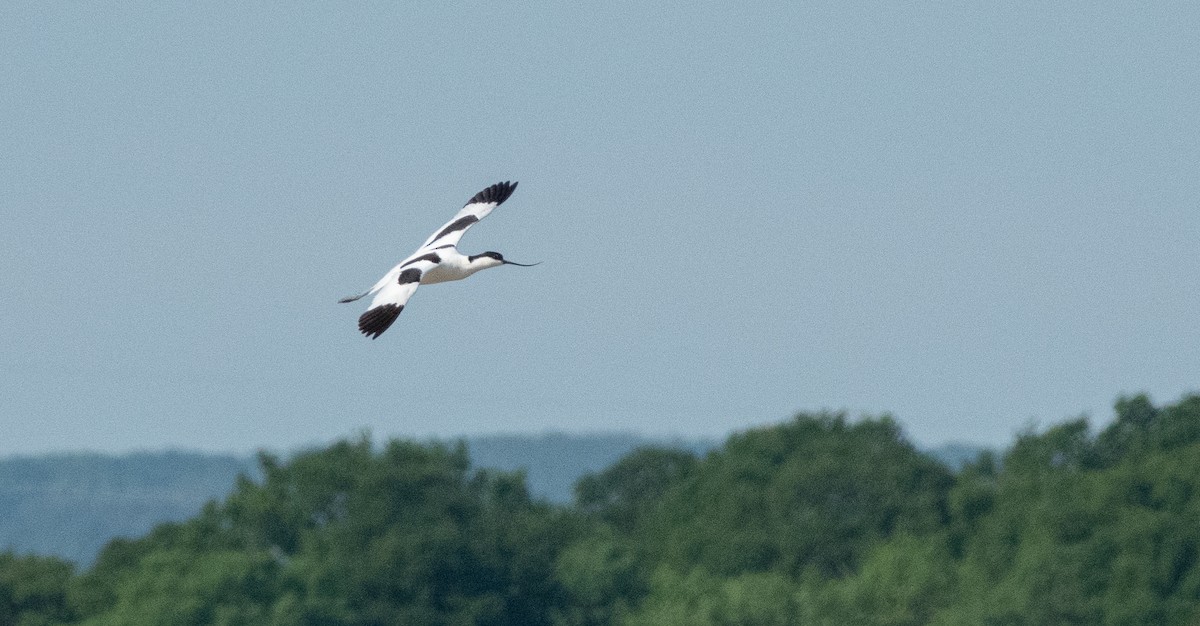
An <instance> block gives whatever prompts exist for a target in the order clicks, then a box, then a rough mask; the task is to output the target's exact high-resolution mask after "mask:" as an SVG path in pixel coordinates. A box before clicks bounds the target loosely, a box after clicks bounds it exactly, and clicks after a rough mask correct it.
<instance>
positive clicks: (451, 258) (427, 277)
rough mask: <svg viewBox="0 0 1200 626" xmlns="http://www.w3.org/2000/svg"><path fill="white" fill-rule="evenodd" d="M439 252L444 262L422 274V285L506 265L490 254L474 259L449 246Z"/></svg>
mask: <svg viewBox="0 0 1200 626" xmlns="http://www.w3.org/2000/svg"><path fill="white" fill-rule="evenodd" d="M438 254H439V255H441V257H442V262H441V263H438V264H437V265H435V266H434V267H432V268H430V270H429V271H428V272H425V273H424V274H422V275H421V284H422V285H434V284H437V283H448V282H450V281H452V280H462V279H464V278H466V277H468V276H470V275H471V274H474V273H475V272H478V271H480V270H486V269H488V268H489V267H499V266H501V265H504V263H503V262H501V261H497V260H496V259H493V258H492V257H490V256H485V257H476V258H475V260H474V261H472V260H471V257H469V256H467V255H465V254H463V253H461V252H459V251H458V250H456V249H454V248H448V249H446V250H445V251H441V250H439V251H438Z"/></svg>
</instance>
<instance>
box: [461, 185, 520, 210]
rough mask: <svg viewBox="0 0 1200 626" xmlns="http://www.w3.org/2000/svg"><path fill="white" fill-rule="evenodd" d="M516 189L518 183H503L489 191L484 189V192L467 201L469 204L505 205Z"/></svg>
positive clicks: (489, 188) (493, 186)
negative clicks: (492, 203)
mask: <svg viewBox="0 0 1200 626" xmlns="http://www.w3.org/2000/svg"><path fill="white" fill-rule="evenodd" d="M516 188H517V183H516V182H508V181H504V182H502V183H496V184H495V185H492V186H491V187H488V188H487V189H484V190H483V191H481V192H479V193H477V194H475V195H474V196H472V197H471V199H470V200H468V201H467V204H475V203H483V204H487V203H491V202H495V203H496V204H497V205H500V204H503V203H504V201H505V200H508V197H509V196H511V195H512V194H513V191H514V190H516Z"/></svg>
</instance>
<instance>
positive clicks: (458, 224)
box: [433, 215, 479, 241]
mask: <svg viewBox="0 0 1200 626" xmlns="http://www.w3.org/2000/svg"><path fill="white" fill-rule="evenodd" d="M478 221H479V218H478V217H475V216H474V215H464V216H463V217H460V218H458V219H456V220H454V223H453V224H450V225H449V226H447V227H445V228H443V229H442V232H440V233H438V234H437V235H434V237H433V241H437V240H438V239H441V238H442V237H445V236H446V235H448V234H450V233H453V232H457V231H460V230H465V229H466V228H467V227H468V226H470V225H471V224H474V223H475V222H478Z"/></svg>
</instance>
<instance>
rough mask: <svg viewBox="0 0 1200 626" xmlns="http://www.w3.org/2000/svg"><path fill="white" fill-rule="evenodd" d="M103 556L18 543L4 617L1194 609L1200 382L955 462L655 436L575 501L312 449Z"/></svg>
mask: <svg viewBox="0 0 1200 626" xmlns="http://www.w3.org/2000/svg"><path fill="white" fill-rule="evenodd" d="M258 463H259V468H260V469H259V472H258V474H259V475H258V476H257V477H256V478H254V479H251V478H248V477H242V478H240V479H239V480H238V482H237V485H236V487H235V488H234V490H233V491H232V493H231V494H230V495H229V496H228V497H226V498H225V499H224V500H222V501H213V502H210V503H209V504H208V505H206V506H205V508H204V510H203V511H202V512H201V513H200V514H198V515H196V516H195V517H193V518H191V519H188V520H186V521H183V522H179V523H170V524H163V525H160V526H158V527H156V528H155V529H154V530H153V531H152V532H150V533H149V534H148V535H146V536H144V537H141V538H138V539H132V540H129V539H118V540H114V541H112V542H110V543H109V544H108V545H107V546H106V547H105V548H104V550H103V551H102V552H101V554H100V556H99V558H98V559H97V560H96V562H95V563H94V564H93V565H92V566H91V567H89V568H87V569H86V570H81V571H77V570H76V568H75V567H74V566H73V565H72V564H70V563H68V562H65V561H62V560H59V559H55V558H50V557H38V556H17V555H14V554H11V553H8V554H0V624H18V625H22V626H31V625H34V624H38V625H43V624H89V625H103V624H229V625H233V624H279V625H285V624H286V625H291V624H312V625H317V624H322V625H324V624H346V625H368V624H370V625H375V624H496V625H500V624H521V625H539V624H544V625H555V626H583V625H593V624H594V625H600V624H629V625H651V624H653V625H659V626H662V625H672V624H679V625H685V624H686V625H689V626H690V625H705V624H712V625H718V624H721V625H724V624H728V625H763V626H769V625H776V624H778V625H788V624H896V625H901V624H946V625H949V624H995V625H1000V624H1014V625H1015V624H1150V623H1153V624H1191V623H1197V622H1200V472H1198V471H1197V469H1196V468H1197V467H1200V396H1188V397H1185V398H1183V399H1181V400H1180V401H1179V402H1177V403H1175V404H1170V405H1164V406H1155V405H1154V404H1152V403H1151V402H1150V400H1149V399H1148V398H1146V397H1145V396H1134V397H1126V398H1121V399H1120V400H1118V401H1117V403H1116V419H1115V420H1114V421H1113V422H1112V423H1111V424H1109V425H1108V426H1107V427H1105V428H1104V429H1102V430H1100V431H1099V432H1093V431H1092V429H1090V428H1089V426H1088V424H1087V422H1086V420H1084V419H1078V420H1073V421H1068V422H1066V423H1063V424H1059V425H1056V426H1054V427H1051V428H1049V429H1047V430H1044V431H1034V430H1029V431H1027V432H1025V433H1023V434H1021V435H1020V436H1018V437H1017V439H1016V440H1015V442H1014V443H1013V445H1012V446H1011V447H1010V448H1009V449H1007V450H1005V451H1004V452H1002V453H997V454H991V453H985V454H983V455H981V456H980V458H978V459H977V460H975V461H974V462H971V463H969V464H967V465H966V466H965V467H964V468H963V469H961V470H960V471H957V472H952V471H950V470H949V469H947V468H946V467H945V466H944V465H942V464H941V463H938V462H937V461H935V460H934V459H932V458H930V457H928V456H926V455H925V454H923V453H921V452H920V451H918V450H917V449H916V448H915V447H914V446H913V445H912V444H911V443H910V442H909V441H908V440H907V439H906V438H905V437H904V434H903V433H902V431H901V429H900V428H899V426H898V425H897V424H896V423H895V422H894V421H893V420H892V419H890V418H888V417H886V416H885V417H879V418H867V419H861V420H849V419H847V417H846V416H845V415H843V414H837V413H817V414H801V415H798V416H796V417H795V418H794V419H792V420H790V421H788V422H786V423H783V424H779V425H775V426H771V427H765V428H757V429H753V430H749V431H746V432H742V433H739V434H736V435H733V436H731V437H730V438H729V439H728V440H727V441H726V442H725V443H724V444H723V445H721V446H718V447H716V448H714V449H712V450H710V451H708V452H707V453H705V454H702V455H701V454H697V453H695V452H692V451H688V450H680V449H672V448H669V447H645V448H640V449H638V450H635V451H634V452H632V453H630V454H628V455H627V456H625V457H623V458H622V459H620V460H619V461H618V462H616V463H615V464H613V465H612V466H610V467H608V468H607V469H605V470H603V471H601V472H598V473H595V474H591V475H589V476H586V477H585V478H583V479H582V480H580V481H579V482H578V483H577V485H576V489H575V500H574V502H573V503H572V504H570V505H554V504H550V503H547V502H545V501H542V500H539V499H537V498H534V497H531V496H530V494H529V491H528V489H527V486H526V482H525V479H524V477H523V476H522V474H521V473H519V472H503V471H494V470H481V469H477V468H473V466H472V464H471V462H470V458H469V454H468V450H467V448H466V447H465V446H464V445H462V444H458V445H448V444H442V443H429V444H421V443H416V442H412V441H403V440H391V441H387V442H385V443H382V444H377V443H374V442H372V441H371V440H370V439H369V438H367V437H362V438H359V439H355V440H346V441H341V442H338V443H335V444H334V445H331V446H329V447H327V448H323V449H315V450H311V451H307V452H303V453H300V454H298V455H295V456H293V457H291V458H289V459H281V458H278V457H276V456H273V455H270V454H265V453H264V454H261V455H260V456H259V459H258Z"/></svg>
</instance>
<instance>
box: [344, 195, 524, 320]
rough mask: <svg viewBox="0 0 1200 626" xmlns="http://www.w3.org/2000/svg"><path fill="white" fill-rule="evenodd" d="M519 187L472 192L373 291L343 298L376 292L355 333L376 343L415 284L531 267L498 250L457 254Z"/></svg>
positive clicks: (440, 281)
mask: <svg viewBox="0 0 1200 626" xmlns="http://www.w3.org/2000/svg"><path fill="white" fill-rule="evenodd" d="M516 188H517V183H509V182H503V183H496V184H495V185H492V186H491V187H488V188H487V189H484V190H483V191H481V192H479V193H477V194H475V196H474V197H472V198H471V199H470V200H468V201H467V204H466V206H464V207H463V208H462V210H460V211H459V212H458V213H456V214H455V215H454V218H453V219H451V220H450V221H449V222H446V224H445V225H443V226H442V227H441V228H439V229H437V232H435V233H434V234H433V235H432V236H431V237H430V238H429V239H427V240H425V243H424V244H422V245H421V247H420V248H417V251H416V252H414V253H412V255H411V256H409V257H408V258H407V259H404V260H403V261H401V262H400V264H399V265H397V266H396V267H393V268H392V269H391V270H390V271H388V273H387V274H384V276H383V278H381V279H379V282H377V283H375V286H374V287H371V288H370V289H368V290H366V291H364V292H363V293H360V294H358V295H357V296H350V297H348V298H342V299H341V300H339V302H354V301H355V300H358V299H359V298H362V297H364V296H369V295H371V294H375V299H374V300H372V301H371V306H369V307H367V311H366V312H365V313H363V314H362V316H361V317H359V318H358V330H359V331H361V332H362V334H364V335H366V336H368V337H370V338H371V339H375V338H376V337H378V336H379V335H381V334H383V331H385V330H387V329H388V327H389V326H391V325H392V322H395V321H396V318H397V317H399V316H400V312H401V311H403V310H404V305H405V304H406V303H408V299H409V298H411V297H412V295H413V292H415V291H416V290H417V287H418V286H419V285H432V284H434V283H444V282H448V281H451V280H462V279H464V278H466V277H468V276H470V275H471V274H474V273H475V272H478V271H480V270H486V269H488V268H489V267H499V266H501V265H519V266H521V267H532V266H534V265H537V263H531V264H528V265H526V264H523V263H513V262H512V261H507V260H505V259H504V257H503V256H502V255H501V254H500V253H499V252H481V253H479V254H472V255H465V254H462V253H461V252H459V251H458V240H459V239H462V236H463V233H465V232H467V229H468V228H470V227H471V225H472V224H474V223H475V222H478V221H479V220H481V219H483V218H485V217H487V214H488V213H491V212H492V209H494V208H496V207H498V206H500V205H501V204H502V203H503V202H504V201H505V200H507V199H508V197H509V196H511V195H512V193H513V190H515V189H516Z"/></svg>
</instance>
